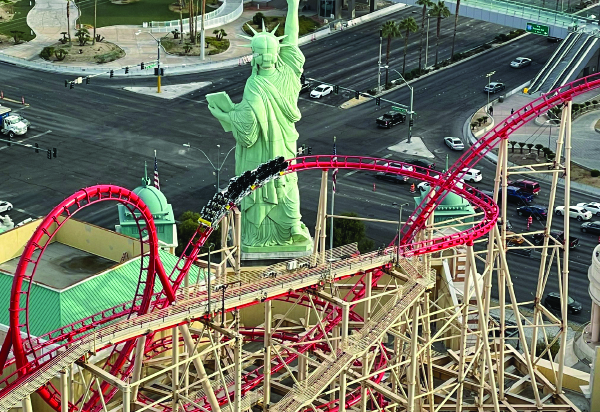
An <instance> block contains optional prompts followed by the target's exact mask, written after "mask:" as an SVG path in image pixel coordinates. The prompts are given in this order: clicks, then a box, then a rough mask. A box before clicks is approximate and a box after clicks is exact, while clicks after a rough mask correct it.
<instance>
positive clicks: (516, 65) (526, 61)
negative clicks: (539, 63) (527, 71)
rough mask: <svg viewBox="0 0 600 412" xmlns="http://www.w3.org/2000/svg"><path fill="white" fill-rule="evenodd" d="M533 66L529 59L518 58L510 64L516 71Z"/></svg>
mask: <svg viewBox="0 0 600 412" xmlns="http://www.w3.org/2000/svg"><path fill="white" fill-rule="evenodd" d="M530 64H531V59H528V58H527V57H517V58H516V59H514V60H513V61H511V62H510V67H513V68H515V69H520V68H521V67H525V66H529V65H530Z"/></svg>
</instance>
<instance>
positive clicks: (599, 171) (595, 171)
mask: <svg viewBox="0 0 600 412" xmlns="http://www.w3.org/2000/svg"><path fill="white" fill-rule="evenodd" d="M590 175H592V177H598V176H600V170H598V169H594V170H592V171H590Z"/></svg>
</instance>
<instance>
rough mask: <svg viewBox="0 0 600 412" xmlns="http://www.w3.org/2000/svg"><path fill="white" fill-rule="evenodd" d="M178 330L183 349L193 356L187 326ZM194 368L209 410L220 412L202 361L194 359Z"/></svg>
mask: <svg viewBox="0 0 600 412" xmlns="http://www.w3.org/2000/svg"><path fill="white" fill-rule="evenodd" d="M179 330H180V332H181V336H183V341H184V342H185V347H186V349H187V351H188V353H189V355H190V356H193V355H194V346H195V345H194V340H193V339H192V335H191V334H190V330H189V328H188V325H181V326H179ZM193 362H194V367H195V368H196V372H197V373H198V379H199V380H200V381H201V384H202V389H203V390H204V393H205V394H206V397H207V398H208V403H209V404H210V409H211V411H213V412H221V407H220V406H219V401H218V400H217V397H216V395H215V392H214V390H213V388H212V386H211V385H210V382H209V381H208V375H207V374H206V369H204V365H203V364H202V360H201V359H200V358H199V357H195V358H194V360H193Z"/></svg>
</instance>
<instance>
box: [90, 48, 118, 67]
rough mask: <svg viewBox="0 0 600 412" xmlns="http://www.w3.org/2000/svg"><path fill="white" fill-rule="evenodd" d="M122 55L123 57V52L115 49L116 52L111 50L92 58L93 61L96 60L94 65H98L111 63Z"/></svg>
mask: <svg viewBox="0 0 600 412" xmlns="http://www.w3.org/2000/svg"><path fill="white" fill-rule="evenodd" d="M124 55H125V52H124V51H123V50H121V49H117V50H113V51H111V52H108V53H104V54H98V55H96V56H94V60H96V63H98V64H102V63H108V62H112V61H114V60H117V59H120V58H121V57H123V56H124Z"/></svg>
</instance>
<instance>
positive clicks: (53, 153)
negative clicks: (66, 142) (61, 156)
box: [52, 147, 56, 157]
mask: <svg viewBox="0 0 600 412" xmlns="http://www.w3.org/2000/svg"><path fill="white" fill-rule="evenodd" d="M52 157H56V147H53V148H52Z"/></svg>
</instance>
